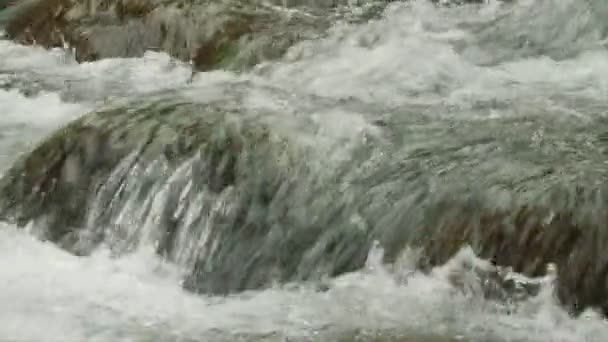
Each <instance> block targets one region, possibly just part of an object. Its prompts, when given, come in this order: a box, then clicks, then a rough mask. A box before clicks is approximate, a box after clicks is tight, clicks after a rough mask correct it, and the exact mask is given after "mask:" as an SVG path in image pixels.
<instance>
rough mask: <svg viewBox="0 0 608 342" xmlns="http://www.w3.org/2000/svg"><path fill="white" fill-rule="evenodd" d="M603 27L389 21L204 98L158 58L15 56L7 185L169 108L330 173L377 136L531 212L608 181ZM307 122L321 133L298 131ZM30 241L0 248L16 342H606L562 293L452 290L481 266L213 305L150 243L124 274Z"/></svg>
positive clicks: (511, 16) (414, 7)
mask: <svg viewBox="0 0 608 342" xmlns="http://www.w3.org/2000/svg"><path fill="white" fill-rule="evenodd" d="M606 11H608V7H607V6H606V5H605V4H604V2H603V1H599V0H598V1H594V0H590V1H586V2H582V1H574V0H559V1H558V0H554V1H549V0H538V1H531V0H530V1H520V2H517V3H516V4H514V5H509V6H504V7H503V6H501V5H500V4H499V3H495V2H490V3H489V4H486V5H482V6H464V7H460V8H449V9H446V8H437V7H435V6H433V5H431V4H429V3H428V2H426V1H413V2H410V3H400V2H396V3H394V4H392V5H390V6H388V7H387V9H386V10H385V12H384V15H383V16H382V17H381V18H378V19H376V20H373V21H370V22H367V23H358V24H346V23H336V24H335V26H334V27H332V28H331V29H330V31H329V32H328V34H327V35H326V36H325V37H324V38H320V39H317V40H313V41H307V42H303V43H301V44H298V45H297V46H294V47H293V48H292V49H291V50H290V51H288V53H287V55H286V56H285V58H283V59H282V60H280V61H275V62H268V63H264V64H262V65H260V66H258V67H257V68H255V69H254V70H252V71H249V72H246V73H243V74H233V73H229V72H224V71H214V72H208V73H201V74H198V75H196V76H195V77H194V79H192V80H190V77H191V72H190V69H189V67H188V65H187V64H184V63H182V62H179V61H175V60H172V59H171V58H169V57H168V56H166V55H165V54H162V53H157V52H148V53H146V55H145V56H144V57H142V58H133V59H107V60H102V61H98V62H93V63H87V64H77V63H76V62H75V61H74V60H73V59H72V58H71V56H70V54H69V53H68V52H65V51H61V50H54V51H45V50H43V49H41V48H36V47H23V46H18V45H16V44H13V43H10V42H7V41H0V112H2V117H0V144H1V145H0V146H1V148H0V158H1V159H0V162H2V165H3V167H5V168H6V167H8V166H9V165H10V163H11V162H12V161H13V160H14V159H15V157H16V155H17V153H20V152H25V151H27V150H28V149H29V148H31V146H32V144H34V143H35V142H37V141H39V140H41V139H42V138H43V137H44V136H45V135H47V134H49V133H50V132H53V131H54V130H55V129H57V128H58V127H60V126H61V125H63V124H65V123H67V122H69V121H70V120H72V119H74V118H76V117H79V116H80V115H84V114H86V113H87V112H88V111H91V110H94V109H95V108H98V107H99V106H102V105H105V104H107V103H111V102H112V101H114V100H117V99H120V98H125V97H126V98H146V97H152V96H157V94H158V92H159V91H164V90H172V91H176V92H178V93H180V94H181V95H180V96H183V97H185V98H189V99H190V100H191V101H192V102H210V101H214V100H223V101H224V100H225V101H228V102H230V101H233V102H236V103H237V104H236V105H237V106H240V107H245V108H247V109H249V110H251V111H252V112H256V111H268V112H276V113H283V114H284V115H274V116H271V117H269V118H267V121H269V122H270V124H272V125H273V127H274V128H275V129H278V130H282V131H283V132H285V134H287V135H290V136H293V140H294V141H297V142H298V144H302V145H310V146H312V147H313V148H314V149H315V151H317V153H320V154H325V155H326V156H327V161H326V164H323V163H321V165H319V170H322V168H323V167H328V166H331V165H332V164H331V161H332V160H337V161H336V163H338V162H339V161H340V160H342V159H347V156H348V154H349V153H352V151H351V150H349V148H348V146H349V145H348V144H349V143H350V142H352V141H357V140H358V139H363V138H364V137H368V138H371V139H376V140H377V141H380V143H381V144H385V145H386V146H398V147H399V148H396V149H395V159H398V157H399V156H412V158H414V159H415V158H418V159H417V160H418V161H419V163H418V164H417V167H419V168H420V169H419V171H421V172H423V173H424V172H426V173H433V172H436V173H437V174H438V175H443V174H447V175H448V176H446V177H447V178H446V179H447V183H449V182H453V183H454V184H458V183H459V182H461V183H466V182H473V183H474V180H476V179H484V180H483V181H481V180H480V182H481V183H482V184H481V186H484V185H496V184H503V183H504V184H506V183H508V184H510V185H512V186H514V187H515V188H517V189H519V190H521V191H522V192H523V193H526V192H530V193H535V191H537V190H542V189H544V188H545V187H548V186H549V184H553V183H559V182H569V181H574V180H576V181H580V182H586V183H590V184H595V183H594V182H596V181H598V180H603V179H604V177H605V176H603V173H604V172H602V169H603V166H604V165H605V163H604V159H603V157H604V149H605V146H604V144H605V141H604V139H602V136H604V135H605V128H604V127H605V123H604V121H603V120H604V116H605V109H606V108H608V102H607V101H606V98H607V96H606V95H608V83H606V82H607V81H606V80H607V79H608V51H607V50H606V49H605V46H604V45H605V39H606V32H607V31H606V30H607V27H606V24H605V20H604V18H605V15H604V14H605V13H607V12H606ZM235 89H236V90H235ZM389 113H391V114H389ZM302 116H304V119H302V120H303V121H306V120H308V121H309V122H312V125H313V126H314V127H315V129H314V130H313V133H311V131H310V130H302V129H301V127H300V126H298V123H297V122H296V119H295V118H299V119H298V120H300V119H301V117H302ZM386 126H388V128H386V129H384V130H383V129H382V128H381V127H386ZM403 127H406V128H404V130H401V129H402V128H403ZM446 127H450V130H449V131H450V132H451V134H450V135H446V134H445V132H446V129H445V128H446ZM404 132H405V133H404ZM505 151H506V153H511V154H512V155H514V156H517V158H514V160H517V163H515V162H511V163H510V162H508V161H506V160H505V154H504V153H505ZM448 152H453V153H452V154H450V153H448ZM446 155H449V156H447V157H446ZM547 175H550V176H547ZM179 176H180V174H179V172H177V173H176V175H174V178H176V177H179ZM393 176H394V173H393ZM431 176H433V175H432V174H430V175H429V177H431ZM387 177H391V172H389V171H387ZM484 177H485V178H484ZM537 178H538V179H540V178H542V180H543V181H542V182H540V181H539V182H534V180H535V179H537ZM484 182H485V183H484ZM395 184H399V183H395ZM442 184H445V183H441V184H440V183H438V184H437V185H436V186H442ZM182 185H183V184H182ZM161 192H162V191H161ZM161 192H159V194H160V195H162V194H161ZM160 195H159V196H160ZM370 196H371V195H370ZM191 207H193V208H194V209H199V208H198V207H196V206H195V205H192V206H191ZM121 208H122V209H124V210H123V211H125V212H128V213H129V214H130V218H129V219H125V220H123V221H121V222H118V223H120V224H122V225H126V226H127V227H126V228H125V229H126V231H127V233H133V230H136V228H135V227H133V226H134V225H141V224H144V223H148V221H147V220H146V217H143V218H139V219H140V220H141V221H137V220H133V217H134V216H138V215H140V216H141V215H143V214H142V212H138V211H137V210H138V207H137V206H136V205H133V207H130V202H129V201H128V199H127V200H126V201H125V202H124V203H122V202H121ZM125 208H126V209H125ZM121 217H122V216H121ZM384 219H386V220H387V222H388V220H390V218H381V220H384ZM142 222H143V223H142ZM30 233H31V232H30V231H28V230H19V229H17V228H15V227H11V226H8V225H3V226H2V227H1V229H0V322H1V323H0V340H1V341H7V342H8V341H11V342H12V341H15V342H17V341H23V342H25V341H28V342H29V341H32V342H33V341H66V342H67V341H70V342H72V341H74V342H76V341H87V342H88V341H155V342H156V341H158V342H160V341H210V342H213V341H409V342H423V341H572V342H580V341H604V340H606V338H608V326H607V325H606V323H605V322H604V321H603V320H602V319H600V318H599V317H598V316H597V315H595V314H594V313H592V312H588V313H585V314H584V315H583V316H581V317H580V318H578V319H574V318H571V317H569V316H568V315H567V314H566V312H565V311H564V310H562V309H561V308H560V307H559V305H558V304H557V303H556V301H555V300H554V298H553V297H552V289H551V284H550V280H551V275H549V276H548V278H547V279H538V280H537V281H539V282H541V283H542V284H543V285H542V286H541V288H542V290H541V293H540V294H539V295H538V296H536V297H534V298H532V299H529V300H526V301H524V302H521V303H506V304H505V303H496V302H492V301H489V300H485V299H483V298H482V295H481V293H480V290H479V289H478V288H476V285H475V282H474V281H471V282H470V284H469V285H470V286H464V287H463V288H462V289H456V288H454V287H453V286H452V285H451V284H450V282H449V281H448V278H450V277H451V276H452V275H453V274H455V273H457V274H461V275H462V277H463V278H465V279H466V278H467V277H473V275H472V273H471V272H470V271H468V270H467V269H466V267H465V265H466V264H468V263H471V262H474V263H480V264H482V263H483V262H482V261H480V260H477V259H476V258H474V257H473V256H472V254H471V252H470V250H468V249H464V250H462V251H461V253H460V254H459V255H458V256H457V257H455V258H454V259H453V260H451V261H450V263H448V264H446V265H445V266H442V267H438V268H436V269H434V271H433V272H432V273H430V274H422V273H419V272H417V271H416V270H415V269H414V268H413V264H414V259H415V253H414V252H413V251H411V252H409V251H404V252H403V253H402V255H401V256H400V258H399V259H398V262H396V263H395V265H393V266H392V267H388V266H384V265H382V264H381V263H380V262H379V260H380V259H381V257H382V253H383V249H382V246H379V245H375V246H374V247H373V248H372V249H371V250H370V251H369V254H368V258H367V263H366V265H367V266H366V268H365V269H363V270H360V271H357V272H353V273H349V274H345V275H342V276H339V277H338V278H335V279H330V280H326V284H324V285H323V287H325V289H324V290H323V291H319V288H318V285H314V284H313V285H310V284H289V285H286V286H279V285H277V286H275V287H272V288H270V289H266V290H256V291H246V292H244V293H240V294H235V295H231V296H228V297H215V296H206V295H195V294H192V293H189V292H186V291H184V290H183V289H182V286H181V285H182V281H183V280H184V277H185V276H186V274H185V272H187V271H188V270H187V269H186V268H187V267H191V266H192V265H191V264H190V258H188V257H184V258H181V259H180V257H179V256H178V257H176V258H175V259H176V260H177V262H175V263H173V262H168V261H166V260H163V259H161V258H160V257H159V256H158V255H157V254H156V253H155V250H154V246H153V245H152V244H151V243H149V242H147V241H142V242H141V243H139V244H137V246H136V247H137V248H131V249H129V251H130V252H129V253H122V254H119V255H118V256H117V255H116V254H114V253H113V251H112V249H113V248H115V246H113V245H112V243H111V241H106V242H107V245H103V246H101V247H99V248H98V249H96V250H95V251H94V252H93V254H92V255H90V256H86V257H77V256H74V255H72V254H69V253H67V252H65V251H63V250H61V249H59V248H57V247H56V246H54V245H52V244H50V243H46V242H41V241H40V240H37V239H36V238H34V237H33V234H30ZM118 236H119V237H120V236H122V235H120V234H118ZM114 238H116V237H114ZM142 240H145V239H144V238H142ZM182 259H183V260H182ZM465 283H467V281H466V280H465Z"/></svg>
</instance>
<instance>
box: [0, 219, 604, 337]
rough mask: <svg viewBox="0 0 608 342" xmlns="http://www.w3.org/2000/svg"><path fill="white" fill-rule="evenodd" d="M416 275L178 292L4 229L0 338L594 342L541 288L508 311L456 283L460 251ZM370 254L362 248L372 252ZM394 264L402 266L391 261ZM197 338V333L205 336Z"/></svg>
mask: <svg viewBox="0 0 608 342" xmlns="http://www.w3.org/2000/svg"><path fill="white" fill-rule="evenodd" d="M463 258H464V259H471V256H470V254H468V253H467V252H466V251H464V252H463V253H461V255H459V256H458V257H457V258H455V260H453V262H452V263H449V264H447V265H446V266H444V267H442V268H439V269H436V270H435V271H434V273H433V274H431V275H429V276H425V275H422V274H419V273H415V272H413V273H410V275H409V276H408V277H407V278H406V282H405V283H403V282H396V281H395V279H394V278H393V277H392V276H391V275H390V274H389V272H388V271H387V270H386V269H384V268H383V267H382V266H381V265H378V264H374V265H373V267H368V269H367V270H363V271H360V272H357V273H353V274H348V275H345V276H342V277H340V278H337V279H335V280H333V281H331V282H330V289H329V290H328V291H326V292H317V291H314V290H313V289H310V288H307V287H292V288H290V287H285V288H282V289H281V288H274V289H268V290H264V291H256V292H248V293H245V294H242V295H237V296H233V297H228V298H207V297H203V296H194V295H191V294H188V293H185V292H183V291H182V290H181V289H180V288H179V286H178V285H177V283H178V280H179V274H178V273H177V272H175V270H173V269H172V268H171V266H170V265H166V264H163V263H162V262H161V261H160V260H159V259H158V258H157V257H156V256H154V255H153V254H152V253H147V252H146V251H145V250H140V251H139V252H138V253H135V254H132V255H130V256H127V257H123V258H119V259H113V258H111V257H110V256H109V255H108V254H107V253H106V252H104V251H99V252H98V253H96V254H95V255H93V256H91V257H88V258H79V257H75V256H72V255H69V254H67V253H65V252H63V251H61V250H58V249H57V248H55V247H54V246H53V245H50V244H45V243H42V242H40V241H37V240H35V239H34V238H32V237H31V236H30V235H28V234H27V233H25V232H24V231H15V230H14V229H12V228H11V227H6V226H4V227H2V230H0V279H1V281H0V290H1V291H0V302H1V303H2V306H1V308H0V321H1V322H3V324H1V325H0V336H2V337H3V340H7V338H8V341H15V342H16V341H24V342H25V341H28V342H30V341H66V342H72V341H74V342H76V341H117V340H121V341H127V340H128V341H168V340H172V341H178V340H180V339H183V340H187V339H188V338H190V339H193V340H207V339H208V338H209V336H212V334H213V332H214V331H223V332H229V333H242V334H251V335H256V334H257V335H264V334H271V333H276V334H279V335H282V336H285V337H291V338H298V337H306V336H308V337H312V336H315V334H316V335H317V336H318V337H319V339H318V340H320V341H324V340H331V339H325V338H324V334H327V333H328V332H331V331H334V332H338V333H339V332H341V331H349V330H355V329H362V330H370V331H374V330H385V331H386V330H389V331H390V330H396V329H398V331H400V332H405V333H406V334H407V333H409V334H410V335H411V336H416V335H419V336H435V335H437V336H451V337H452V338H454V337H456V338H457V339H458V336H460V339H462V340H465V341H466V340H471V339H473V338H477V339H479V338H483V337H485V338H487V340H490V341H494V340H495V341H503V340H504V341H564V342H566V341H568V342H570V341H572V342H575V341H576V342H579V341H589V342H591V341H603V340H605V339H606V338H607V337H608V331H607V330H606V327H605V324H604V323H603V322H602V321H601V320H600V319H598V318H597V317H593V316H592V315H591V316H587V317H583V318H581V319H579V320H573V319H571V318H569V317H567V315H566V314H565V313H564V312H563V311H562V310H561V309H559V308H558V307H557V305H556V304H555V303H554V301H553V300H552V299H551V296H550V292H549V290H550V289H545V290H546V292H547V293H545V294H542V295H541V296H540V297H538V298H536V299H534V300H532V301H530V302H528V303H525V304H522V307H520V308H519V309H518V311H517V313H516V314H508V313H504V312H501V311H500V310H497V307H496V305H495V304H492V303H491V302H484V301H483V300H481V299H480V298H477V297H475V296H471V295H470V294H463V293H461V292H459V291H457V290H455V289H454V288H453V287H452V286H451V285H450V284H449V282H448V280H447V278H448V274H449V273H450V272H458V265H459V259H463ZM374 260H375V258H373V256H372V257H371V258H370V261H371V262H374ZM402 271H403V270H402ZM205 336H207V338H205Z"/></svg>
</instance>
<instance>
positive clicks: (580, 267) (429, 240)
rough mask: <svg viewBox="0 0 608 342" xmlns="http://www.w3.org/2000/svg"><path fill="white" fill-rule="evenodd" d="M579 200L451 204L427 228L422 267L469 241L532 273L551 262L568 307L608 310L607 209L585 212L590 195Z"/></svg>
mask: <svg viewBox="0 0 608 342" xmlns="http://www.w3.org/2000/svg"><path fill="white" fill-rule="evenodd" d="M579 201H580V202H579V203H578V205H577V207H578V208H576V209H572V210H567V209H561V210H560V209H555V208H552V209H550V208H549V207H543V206H542V205H523V206H521V207H516V208H515V209H500V210H497V209H494V210H488V209H478V210H471V208H466V206H455V207H453V208H450V209H447V210H446V211H445V214H444V215H441V216H440V217H439V218H438V219H437V220H436V221H435V222H434V224H436V226H435V227H434V228H432V229H428V230H426V231H427V232H428V233H429V234H430V235H428V236H427V237H426V238H425V239H424V241H423V242H422V244H421V246H422V249H423V251H424V255H425V257H424V258H422V259H421V263H420V267H421V268H422V269H430V268H432V267H433V266H437V265H442V264H444V263H446V262H447V261H448V260H450V258H452V257H453V256H454V255H456V253H457V252H458V251H459V250H460V249H461V248H462V247H463V246H467V245H470V246H472V247H473V249H474V250H475V252H476V254H477V255H478V256H480V257H482V258H484V259H486V260H490V261H491V262H492V263H493V264H494V265H496V266H500V267H509V268H511V269H512V270H513V271H515V272H518V273H520V274H524V275H526V276H529V277H539V276H545V275H546V271H547V267H548V266H549V265H554V267H555V268H556V270H557V277H556V283H555V287H556V296H557V298H558V299H559V301H560V302H561V303H562V304H564V306H565V307H566V308H567V309H568V311H569V312H571V313H572V314H573V315H579V314H580V313H582V312H583V311H584V310H586V309H598V310H600V311H602V312H603V313H604V314H607V313H608V306H607V300H608V291H607V290H608V284H607V283H606V279H607V277H606V275H607V274H608V273H607V272H608V271H607V270H608V264H607V263H606V261H605V257H604V256H603V254H604V251H605V250H606V248H607V247H608V239H606V234H605V232H604V231H605V229H604V227H605V225H604V224H602V222H603V219H602V217H603V216H604V215H605V211H604V210H597V211H594V212H591V213H590V212H587V214H585V211H586V210H585V206H588V207H591V204H590V201H586V200H584V199H583V198H579ZM587 210H588V209H587ZM429 228H430V227H429ZM486 275H487V273H486ZM500 288H502V289H504V288H505V287H504V286H501V287H500ZM531 289H534V287H531V288H530V290H531Z"/></svg>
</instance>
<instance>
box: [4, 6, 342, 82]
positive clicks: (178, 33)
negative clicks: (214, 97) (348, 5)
mask: <svg viewBox="0 0 608 342" xmlns="http://www.w3.org/2000/svg"><path fill="white" fill-rule="evenodd" d="M279 3H280V2H279ZM305 3H306V2H304V3H300V2H295V3H294V4H288V5H289V6H293V7H294V8H293V9H294V10H292V9H289V10H287V9H285V8H282V7H281V6H270V5H268V4H262V3H258V2H256V1H224V2H215V1H208V0H194V1H179V0H168V1H160V0H158V1H147V0H103V1H100V0H49V1H41V0H29V1H27V2H24V3H22V4H19V5H18V6H15V7H17V9H18V10H13V11H12V12H11V13H10V15H8V14H7V18H6V19H4V20H5V21H7V23H6V32H7V34H8V37H9V38H10V39H13V40H15V41H18V42H20V43H23V44H38V45H41V46H44V47H49V48H50V47H66V46H69V47H70V48H72V49H73V50H74V54H75V57H76V59H77V60H78V61H81V62H82V61H92V60H97V59H101V58H110V57H137V56H141V55H142V54H143V53H144V52H145V51H146V50H157V51H165V52H167V53H169V54H170V55H171V56H173V57H176V58H178V59H181V60H184V61H190V60H192V62H193V64H194V67H195V68H196V69H198V70H203V71H204V70H210V69H215V68H228V69H235V70H238V69H242V68H246V67H249V66H251V65H254V64H257V63H259V62H260V61H264V60H268V59H275V58H279V57H281V56H282V55H283V53H284V52H285V51H286V50H287V49H288V48H289V47H290V46H291V45H293V44H294V43H296V42H298V41H301V40H304V39H309V38H314V37H317V36H319V35H320V34H323V32H324V31H325V30H326V29H327V28H328V27H329V26H330V25H331V21H332V20H333V19H335V16H336V15H338V14H336V13H334V12H335V10H334V8H337V7H338V4H337V3H336V4H335V5H332V6H329V5H328V4H320V3H319V4H317V7H308V6H305ZM332 13H334V14H332Z"/></svg>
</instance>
